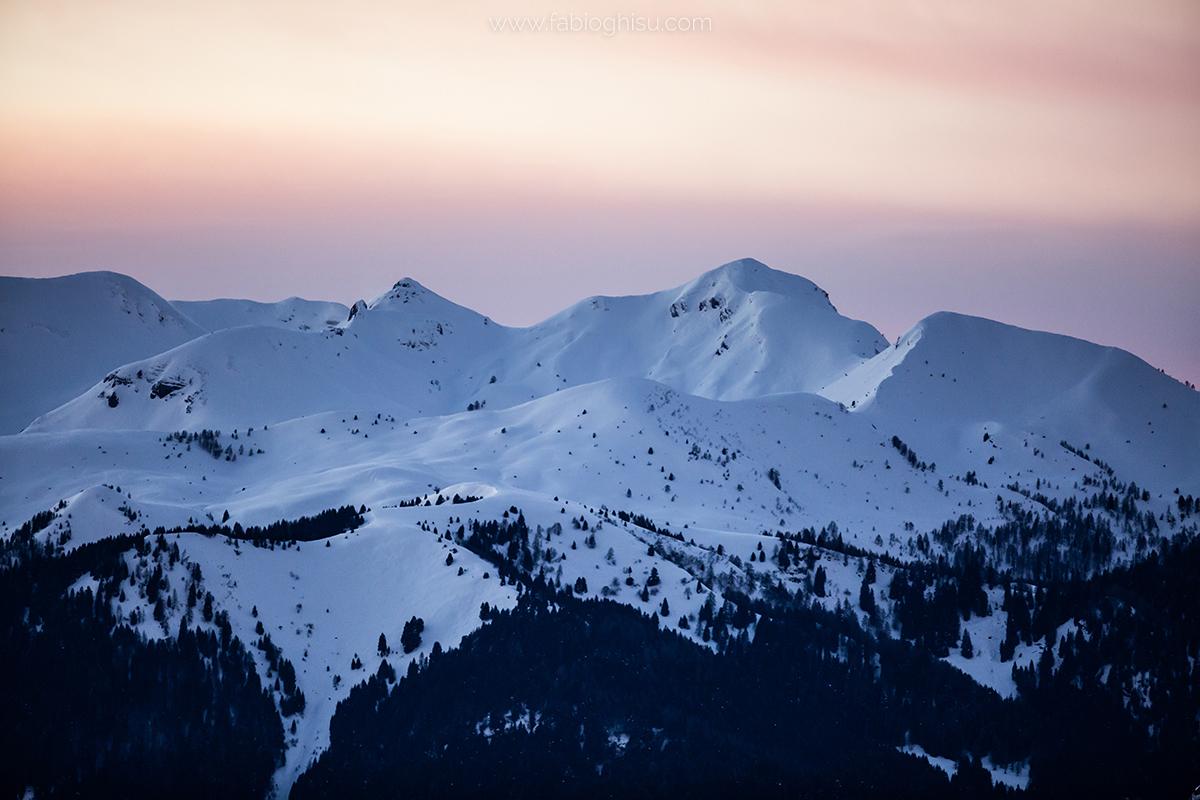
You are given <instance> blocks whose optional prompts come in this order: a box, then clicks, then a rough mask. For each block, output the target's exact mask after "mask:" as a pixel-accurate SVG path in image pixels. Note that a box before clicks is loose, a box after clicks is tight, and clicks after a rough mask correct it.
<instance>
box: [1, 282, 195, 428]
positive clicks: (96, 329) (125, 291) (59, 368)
mask: <svg viewBox="0 0 1200 800" xmlns="http://www.w3.org/2000/svg"><path fill="white" fill-rule="evenodd" d="M204 333H205V330H204V329H203V328H202V327H201V326H199V325H197V324H196V323H195V322H193V321H192V320H191V319H189V318H188V317H187V316H186V315H184V314H182V313H180V312H179V311H178V310H177V309H176V308H175V307H174V306H172V305H171V304H170V303H168V302H167V301H166V300H164V299H163V298H161V297H159V296H158V295H157V294H155V293H154V292H152V291H151V290H149V289H147V288H146V287H145V286H143V285H142V284H140V283H138V282H137V281H135V280H134V279H132V278H129V277H126V276H124V275H118V274H117V273H115V272H86V273H81V274H78V275H67V276H65V277H61V278H7V277H0V370H2V374H3V377H4V381H5V383H6V384H7V388H6V390H5V392H4V401H3V402H2V403H0V434H9V433H16V432H18V431H20V430H21V429H22V428H24V427H25V426H26V425H28V424H29V423H30V422H32V421H33V419H34V418H35V417H37V416H38V415H40V414H44V413H45V412H47V411H50V410H51V409H53V408H55V407H56V406H59V405H61V404H63V403H65V402H67V401H68V400H70V399H71V398H73V397H75V396H77V395H78V394H79V393H80V392H82V391H84V390H85V389H87V387H88V386H91V385H92V384H93V383H95V382H96V381H98V380H100V379H101V378H103V377H104V375H105V374H106V373H107V372H109V371H110V370H113V369H116V368H117V367H120V366H121V365H122V364H126V363H129V362H130V361H134V360H137V359H141V358H145V357H147V356H151V355H154V354H155V353H161V352H163V351H164V350H169V349H170V348H172V347H175V346H176V345H179V344H182V343H183V342H186V341H188V340H190V339H194V338H195V337H197V336H201V335H203V334H204Z"/></svg>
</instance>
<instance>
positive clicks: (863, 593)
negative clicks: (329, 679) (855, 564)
mask: <svg viewBox="0 0 1200 800" xmlns="http://www.w3.org/2000/svg"><path fill="white" fill-rule="evenodd" d="M858 606H859V608H861V609H862V610H863V611H865V612H867V613H868V614H870V615H872V616H874V615H875V592H874V591H872V589H871V584H869V583H867V578H866V576H865V575H864V576H863V582H862V588H861V589H859V591H858Z"/></svg>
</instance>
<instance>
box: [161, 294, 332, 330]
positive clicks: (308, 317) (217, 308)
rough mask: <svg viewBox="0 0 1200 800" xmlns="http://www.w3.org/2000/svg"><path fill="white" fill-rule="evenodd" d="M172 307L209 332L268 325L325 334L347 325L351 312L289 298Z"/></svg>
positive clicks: (200, 302) (197, 302)
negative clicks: (260, 301) (327, 331)
mask: <svg viewBox="0 0 1200 800" xmlns="http://www.w3.org/2000/svg"><path fill="white" fill-rule="evenodd" d="M171 305H173V306H175V308H177V309H179V310H180V311H181V312H183V313H184V314H186V315H187V316H188V317H189V318H190V319H192V320H193V321H195V322H196V323H197V324H198V325H200V326H201V327H203V328H205V329H206V330H208V331H210V332H212V331H219V330H224V329H225V328H242V327H245V326H247V325H266V326H268V327H272V328H287V329H289V330H297V331H308V330H318V331H319V330H326V329H329V328H332V327H334V326H336V325H339V324H341V323H342V322H345V321H346V316H347V314H349V313H350V309H349V308H347V307H346V306H344V305H342V304H341V303H328V302H319V301H313V300H303V299H301V298H299V297H289V298H287V299H286V300H280V301H279V302H277V303H259V302H256V301H254V300H173V301H172V302H171Z"/></svg>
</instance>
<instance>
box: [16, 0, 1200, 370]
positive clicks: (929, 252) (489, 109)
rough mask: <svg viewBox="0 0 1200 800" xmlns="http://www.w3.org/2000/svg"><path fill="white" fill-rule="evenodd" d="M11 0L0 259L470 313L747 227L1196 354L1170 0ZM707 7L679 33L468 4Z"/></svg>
mask: <svg viewBox="0 0 1200 800" xmlns="http://www.w3.org/2000/svg"><path fill="white" fill-rule="evenodd" d="M432 5H433V4H417V3H407V2H397V1H396V0H390V2H383V1H382V0H358V1H357V2H343V3H337V4H333V3H323V2H306V1H303V0H301V1H299V2H297V1H296V0H291V1H290V2H283V0H212V1H211V2H208V3H204V4H162V3H157V2H140V1H137V2H135V1H133V0H124V1H122V0H113V2H108V3H104V4H97V3H93V2H83V1H82V0H8V2H6V3H3V4H0V272H3V273H4V274H10V275H30V276H44V275H53V274H62V273H64V272H71V271H80V270H86V269H115V270H118V271H121V272H125V273H127V274H130V275H133V276H134V277H136V278H138V279H139V280H141V281H143V282H144V283H146V284H147V285H149V286H150V287H151V288H153V289H155V290H156V291H158V292H159V293H160V294H163V295H165V296H167V297H172V298H181V299H193V298H202V297H214V296H240V297H252V298H255V299H262V300H274V299H279V298H281V297H285V296H288V295H301V296H307V297H314V298H323V299H335V300H340V301H343V302H352V301H354V300H356V299H358V298H359V297H370V296H373V295H374V294H376V293H378V292H380V291H382V290H383V289H384V288H386V287H387V286H388V285H390V284H391V283H392V282H394V281H395V280H396V279H397V278H399V277H401V276H402V275H411V276H412V277H415V278H417V279H418V280H420V281H421V282H423V283H425V284H426V285H428V286H429V287H430V288H432V289H434V290H436V291H439V292H440V293H442V294H444V295H446V296H447V297H449V298H450V299H452V300H455V301H456V302H460V303H462V304H464V305H468V306H471V307H473V308H475V309H477V310H479V311H481V312H483V313H486V314H489V315H491V316H493V317H494V318H496V319H497V320H499V321H501V322H506V323H510V324H528V323H531V322H534V321H536V320H537V319H540V318H542V317H544V316H546V315H548V314H550V313H553V312H554V311H557V310H559V309H561V308H562V307H564V306H565V305H567V304H568V303H570V302H573V301H575V300H578V299H580V298H582V297H584V296H586V295H588V294H592V293H606V294H624V293H633V292H644V291H652V290H657V289H661V288H666V287H669V286H671V285H674V284H677V283H680V282H683V281H684V280H687V279H689V278H691V277H694V275H695V274H697V273H699V272H701V271H703V270H705V269H709V268H711V267H713V266H716V265H718V264H720V263H722V262H724V261H728V260H730V259H733V258H737V257H741V256H754V257H756V258H759V259H760V260H762V261H764V262H766V263H768V264H770V265H771V266H774V267H776V268H779V269H785V270H788V271H792V272H797V273H800V274H804V275H805V276H807V277H809V278H811V279H813V280H815V281H817V282H818V283H820V284H821V285H822V286H824V287H825V288H826V289H827V290H829V291H830V293H831V295H832V298H833V301H834V303H835V304H836V305H838V307H839V309H840V310H841V311H842V312H843V313H846V314H849V315H852V316H856V317H859V318H863V319H867V320H868V321H870V322H872V323H873V324H875V325H876V326H877V327H879V328H880V329H881V330H883V331H884V333H886V334H887V335H889V336H891V337H894V336H896V335H898V334H899V333H900V332H902V331H903V329H904V328H906V327H908V325H911V324H912V323H914V322H916V320H917V319H919V318H920V317H921V316H923V315H925V314H927V313H930V312H932V311H935V310H939V309H942V308H946V309H951V310H956V311H963V312H967V313H975V314H980V315H984V316H989V317H993V318H995V319H999V320H1002V321H1006V322H1012V323H1015V324H1020V325H1023V326H1027V327H1036V328H1041V329H1047V330H1054V331H1060V332H1064V333H1070V334H1073V335H1078V336H1082V337H1085V338H1089V339H1092V340H1094V341H1098V342H1101V343H1104V344H1114V345H1118V346H1122V347H1125V348H1127V349H1130V350H1132V351H1133V352H1135V353H1137V354H1138V355H1141V356H1142V357H1143V358H1146V359H1147V360H1148V361H1150V362H1151V363H1153V364H1155V365H1156V366H1160V367H1163V368H1165V369H1167V371H1168V372H1171V373H1172V374H1174V375H1176V376H1177V377H1180V378H1187V379H1190V380H1192V381H1193V382H1196V381H1197V379H1200V355H1198V354H1200V325H1198V324H1197V323H1196V319H1197V312H1198V311H1200V145H1198V144H1197V142H1200V6H1197V5H1196V4H1195V3H1194V2H1190V0H1138V1H1137V2H1133V1H1132V0H1120V1H1119V2H1118V1H1117V0H1089V2H1083V1H1082V0H1079V1H1077V0H1041V2H1032V0H1028V1H1027V0H1005V1H1004V2H1001V0H953V1H951V0H928V1H925V2H915V1H914V2H898V1H897V0H873V1H872V0H846V2H837V3H831V2H827V1H826V0H810V1H808V2H804V1H801V2H786V3H785V2H768V3H757V4H755V5H754V8H753V10H746V9H745V8H744V7H743V6H744V4H734V3H718V2H694V3H687V4H681V3H674V4H666V3H641V4H637V5H634V4H630V3H620V4H616V5H625V6H628V7H627V8H623V9H619V8H616V7H614V6H612V5H604V6H601V5H599V4H595V5H593V4H591V3H579V2H564V3H547V4H539V3H535V2H528V1H527V0H512V2H462V3H455V4H441V5H447V6H451V7H450V8H436V7H430V8H427V7H426V6H432ZM618 11H619V12H620V13H622V14H625V15H626V16H629V15H640V16H646V17H648V18H651V19H653V18H655V17H658V18H660V19H665V18H666V17H669V16H677V15H679V16H684V15H686V16H688V17H706V18H708V19H711V28H712V29H711V31H705V32H703V33H693V34H665V33H657V34H650V33H644V34H637V33H629V32H624V33H619V34H618V35H615V36H612V37H606V36H603V35H600V34H553V33H542V34H533V33H528V32H525V33H513V32H505V33H497V32H494V31H492V30H491V27H490V25H489V18H496V17H501V16H507V17H518V16H531V17H547V16H549V14H550V13H551V12H555V13H557V14H559V15H563V14H569V13H574V14H576V15H583V14H588V15H589V16H600V17H604V16H610V15H615V14H616V13H617V12H618Z"/></svg>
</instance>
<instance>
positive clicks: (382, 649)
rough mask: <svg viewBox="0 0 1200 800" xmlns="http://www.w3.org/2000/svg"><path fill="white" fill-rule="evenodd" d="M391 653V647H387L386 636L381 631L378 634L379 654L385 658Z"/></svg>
mask: <svg viewBox="0 0 1200 800" xmlns="http://www.w3.org/2000/svg"><path fill="white" fill-rule="evenodd" d="M391 653H392V648H390V647H388V643H387V637H386V636H384V635H383V634H382V633H381V634H379V655H381V656H383V657H384V658H387V657H388V656H389V655H391Z"/></svg>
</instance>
